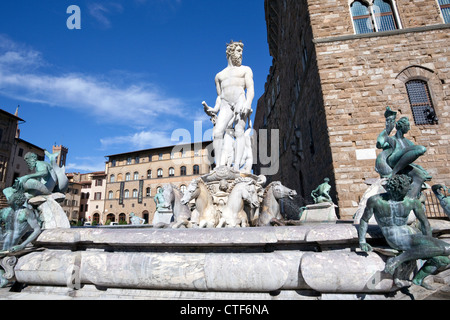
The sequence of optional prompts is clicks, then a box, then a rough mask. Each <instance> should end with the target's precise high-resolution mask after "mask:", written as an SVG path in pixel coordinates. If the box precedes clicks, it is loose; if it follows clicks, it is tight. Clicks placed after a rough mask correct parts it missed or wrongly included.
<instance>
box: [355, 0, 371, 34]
mask: <svg viewBox="0 0 450 320" xmlns="http://www.w3.org/2000/svg"><path fill="white" fill-rule="evenodd" d="M350 8H351V12H352V17H353V24H354V26H355V31H356V33H357V34H361V33H370V32H374V31H375V29H374V27H373V24H372V19H371V17H370V11H369V6H368V5H367V4H365V3H363V2H362V1H355V2H353V3H352V5H351V6H350Z"/></svg>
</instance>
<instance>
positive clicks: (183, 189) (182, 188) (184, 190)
mask: <svg viewBox="0 0 450 320" xmlns="http://www.w3.org/2000/svg"><path fill="white" fill-rule="evenodd" d="M186 189H187V187H186V186H185V185H184V184H182V185H181V186H180V191H181V192H183V193H185V192H186Z"/></svg>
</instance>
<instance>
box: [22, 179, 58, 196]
mask: <svg viewBox="0 0 450 320" xmlns="http://www.w3.org/2000/svg"><path fill="white" fill-rule="evenodd" d="M23 187H24V191H25V192H27V193H29V194H31V195H33V196H40V195H49V194H51V193H52V190H49V189H48V188H47V186H45V185H44V184H42V183H41V182H39V181H37V180H35V179H29V180H27V181H26V182H25V183H24V185H23Z"/></svg>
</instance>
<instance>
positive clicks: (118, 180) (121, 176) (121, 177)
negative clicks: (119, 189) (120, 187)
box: [117, 173, 123, 182]
mask: <svg viewBox="0 0 450 320" xmlns="http://www.w3.org/2000/svg"><path fill="white" fill-rule="evenodd" d="M122 181H123V175H122V174H121V173H119V174H118V175H117V182H122Z"/></svg>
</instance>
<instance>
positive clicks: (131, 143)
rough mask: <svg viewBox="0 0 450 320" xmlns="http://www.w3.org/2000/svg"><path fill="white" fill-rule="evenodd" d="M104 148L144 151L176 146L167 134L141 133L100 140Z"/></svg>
mask: <svg viewBox="0 0 450 320" xmlns="http://www.w3.org/2000/svg"><path fill="white" fill-rule="evenodd" d="M100 142H101V145H102V148H104V149H107V148H111V147H113V146H120V145H127V146H128V149H130V150H132V149H136V150H144V149H151V148H158V147H163V146H170V145H173V144H176V142H177V141H175V142H174V141H172V140H171V138H170V134H167V133H166V132H151V131H145V130H143V131H141V132H137V133H135V134H130V135H126V136H118V137H108V138H103V139H100Z"/></svg>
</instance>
